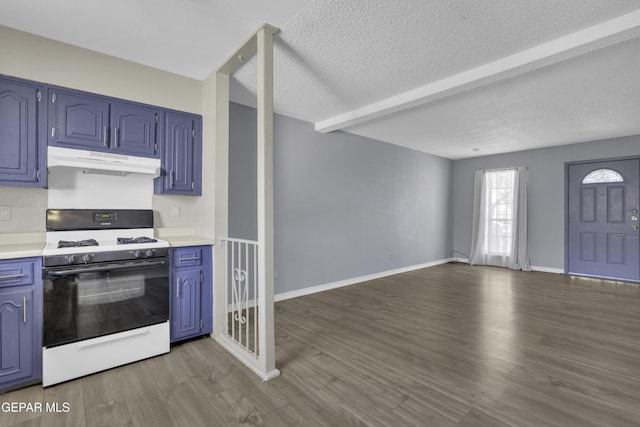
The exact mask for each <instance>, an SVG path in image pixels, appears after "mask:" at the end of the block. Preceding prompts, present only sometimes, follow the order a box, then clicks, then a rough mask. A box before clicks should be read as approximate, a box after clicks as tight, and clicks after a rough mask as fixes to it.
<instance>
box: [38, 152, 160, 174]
mask: <svg viewBox="0 0 640 427" xmlns="http://www.w3.org/2000/svg"><path fill="white" fill-rule="evenodd" d="M47 166H48V167H49V168H55V167H66V168H75V169H82V171H83V172H84V173H92V174H93V173H95V174H104V175H122V176H124V175H127V174H130V173H140V174H147V175H152V177H157V176H159V175H160V159H150V158H148V157H137V156H127V155H123V154H113V153H101V152H98V151H87V150H77V149H75V148H62V147H52V146H49V147H47Z"/></svg>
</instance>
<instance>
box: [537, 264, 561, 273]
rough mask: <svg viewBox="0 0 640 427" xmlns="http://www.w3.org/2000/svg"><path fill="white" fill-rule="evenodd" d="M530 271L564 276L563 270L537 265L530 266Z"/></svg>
mask: <svg viewBox="0 0 640 427" xmlns="http://www.w3.org/2000/svg"><path fill="white" fill-rule="evenodd" d="M531 270H533V271H540V272H542V273H555V274H564V269H563V268H553V267H540V266H537V265H532V266H531Z"/></svg>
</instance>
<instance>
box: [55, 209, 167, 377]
mask: <svg viewBox="0 0 640 427" xmlns="http://www.w3.org/2000/svg"><path fill="white" fill-rule="evenodd" d="M43 255H44V257H43V287H44V292H43V293H44V328H43V385H44V386H45V387H46V386H49V385H52V384H56V383H59V382H62V381H67V380H70V379H73V378H77V377H81V376H84V375H87V374H91V373H94V372H98V371H102V370H105V369H109V368H112V367H115V366H120V365H123V364H126V363H130V362H133V361H136V360H141V359H145V358H148V357H151V356H155V355H158V354H162V353H166V352H168V351H169V244H168V243H167V242H165V241H162V240H158V239H155V237H154V230H153V211H151V210H146V209H143V210H104V209H103V210H99V209H49V210H48V211H47V233H46V246H45V248H44V250H43Z"/></svg>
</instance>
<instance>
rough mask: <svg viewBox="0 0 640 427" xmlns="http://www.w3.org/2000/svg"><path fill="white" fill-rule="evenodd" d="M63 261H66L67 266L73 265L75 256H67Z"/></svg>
mask: <svg viewBox="0 0 640 427" xmlns="http://www.w3.org/2000/svg"><path fill="white" fill-rule="evenodd" d="M64 259H66V260H67V264H73V263H74V262H76V256H75V255H67V256H66V257H64Z"/></svg>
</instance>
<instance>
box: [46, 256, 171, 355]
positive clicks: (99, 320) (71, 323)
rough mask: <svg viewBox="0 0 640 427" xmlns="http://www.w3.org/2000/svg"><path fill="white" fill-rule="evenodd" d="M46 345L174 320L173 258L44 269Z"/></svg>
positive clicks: (60, 343)
mask: <svg viewBox="0 0 640 427" xmlns="http://www.w3.org/2000/svg"><path fill="white" fill-rule="evenodd" d="M43 286H44V333H43V337H42V338H43V342H42V345H43V347H47V348H51V347H55V346H59V345H63V344H68V343H72V342H76V341H82V340H86V339H90V338H95V337H99V336H103V335H108V334H113V333H116V332H122V331H127V330H130V329H135V328H140V327H144V326H150V325H154V324H158V323H162V322H166V321H168V320H169V261H168V258H155V259H152V260H141V261H127V262H117V263H105V264H91V265H81V266H68V267H52V268H45V269H43Z"/></svg>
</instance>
